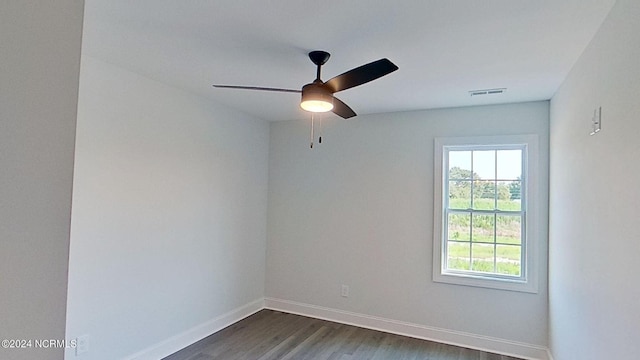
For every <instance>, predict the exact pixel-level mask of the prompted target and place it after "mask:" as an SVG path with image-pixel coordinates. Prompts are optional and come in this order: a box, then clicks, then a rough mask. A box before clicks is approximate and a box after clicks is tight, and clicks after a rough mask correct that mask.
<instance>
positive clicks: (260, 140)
mask: <svg viewBox="0 0 640 360" xmlns="http://www.w3.org/2000/svg"><path fill="white" fill-rule="evenodd" d="M268 141H269V124H268V123H267V122H265V121H262V120H259V119H254V118H251V117H249V116H246V115H243V114H241V113H239V112H236V111H232V110H229V109H226V108H224V107H222V106H219V105H216V104H215V103H212V102H211V101H209V100H206V99H202V98H199V97H196V96H193V95H190V94H188V93H185V92H183V91H180V90H177V89H175V88H172V87H169V86H166V85H163V84H161V83H158V82H155V81H152V80H150V79H147V78H144V77H141V76H139V75H137V74H135V73H132V72H128V71H126V70H124V69H120V68H117V67H115V66H112V65H109V64H106V63H104V62H101V61H99V60H97V59H94V58H91V57H87V56H83V59H82V67H81V76H80V97H79V106H78V126H77V144H76V162H75V175H74V192H73V217H72V223H71V251H70V265H69V302H68V320H67V327H68V328H67V337H68V338H75V337H77V336H80V335H84V334H88V335H89V336H90V351H89V353H87V354H85V355H83V357H82V358H83V359H91V360H100V359H105V360H107V359H108V360H113V359H121V358H124V357H126V356H130V355H132V354H138V355H140V356H142V358H145V356H144V355H145V353H153V351H155V350H157V349H155V350H154V347H157V346H159V347H161V348H163V349H166V348H167V346H168V347H169V348H171V345H172V344H169V345H167V343H166V341H167V340H168V339H169V340H171V338H172V337H175V336H183V335H185V333H184V332H188V331H191V330H194V329H198V328H199V326H200V327H201V326H203V325H206V323H207V322H210V321H213V320H215V319H217V318H218V317H219V316H221V315H224V314H225V313H227V312H229V311H232V310H234V309H237V308H239V307H242V306H244V305H246V304H249V303H251V302H252V301H255V300H260V299H262V297H263V294H264V269H265V246H266V245H265V244H266V210H267V174H268V173H267V165H268ZM204 327H206V326H204ZM183 337H184V336H183ZM174 340H175V339H174ZM181 340H185V339H184V338H183V339H181ZM186 340H189V339H188V336H187V339H186ZM191 340H196V339H191ZM178 345H179V344H178ZM182 345H186V344H182ZM145 349H147V350H149V351H147V350H145ZM174 350H177V349H174ZM68 355H69V356H68V358H74V357H73V352H72V351H70V352H69V354H68ZM155 356H157V355H155ZM151 357H152V356H151ZM158 357H160V356H158Z"/></svg>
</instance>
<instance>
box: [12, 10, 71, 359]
mask: <svg viewBox="0 0 640 360" xmlns="http://www.w3.org/2000/svg"><path fill="white" fill-rule="evenodd" d="M82 14H83V1H81V0H59V1H58V0H56V1H31V0H3V1H2V2H0V49H2V50H0V339H64V329H65V308H66V300H67V266H68V265H67V264H68V256H69V223H70V217H71V187H72V176H73V148H74V136H75V125H76V108H77V95H78V73H79V68H80V43H81V34H82ZM62 354H63V352H62V350H61V349H54V350H51V349H49V350H47V349H39V350H37V349H33V348H32V349H20V350H17V349H3V348H0V358H2V359H47V360H48V359H61V358H62Z"/></svg>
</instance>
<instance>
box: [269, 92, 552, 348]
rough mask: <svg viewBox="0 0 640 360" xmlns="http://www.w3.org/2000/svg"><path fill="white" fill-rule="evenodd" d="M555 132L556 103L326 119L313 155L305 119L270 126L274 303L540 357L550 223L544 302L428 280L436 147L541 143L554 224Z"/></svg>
mask: <svg viewBox="0 0 640 360" xmlns="http://www.w3.org/2000/svg"><path fill="white" fill-rule="evenodd" d="M548 126H549V103H548V102H532V103H522V104H510V105H499V106H484V107H469V108H458V109H442V110H429V111H419V112H405V113H393V114H381V115H368V116H358V117H357V118H355V119H352V120H349V121H344V120H331V121H326V122H325V123H324V124H323V133H324V134H323V135H324V136H323V143H322V144H321V145H317V146H316V147H315V148H314V149H313V150H310V149H309V144H308V142H309V140H308V132H309V127H308V122H307V121H286V122H276V123H272V124H271V142H270V153H269V211H268V217H269V231H268V245H267V282H266V296H267V297H269V298H275V299H282V300H286V301H295V302H299V303H303V304H309V305H314V306H321V307H326V308H330V309H336V310H339V311H348V312H355V313H359V314H365V315H371V316H377V317H382V318H386V319H391V320H396V321H402V322H410V323H415V324H420V325H425V326H430V327H435V328H440V329H447V330H453V331H460V332H465V333H469V334H476V335H482V336H487V337H493V338H497V339H503V340H508V341H515V342H521V343H526V344H533V345H537V346H540V347H542V348H544V347H545V346H546V344H547V321H546V318H547V283H546V279H547V273H546V268H547V258H546V248H547V239H546V234H547V227H546V221H542V224H541V228H540V231H539V233H540V235H541V236H540V238H539V239H538V241H539V249H540V251H539V252H540V254H541V256H540V258H539V259H538V261H539V269H540V274H539V279H540V286H539V289H540V291H539V293H538V294H527V293H519V292H511V291H500V290H492V289H483V288H477V287H467V286H459V285H449V284H441V283H434V282H433V281H432V248H433V202H434V200H433V166H434V165H433V164H434V159H433V156H434V151H433V149H434V138H435V137H449V136H480V135H502V134H538V135H539V141H540V149H541V153H540V175H541V178H540V183H541V187H540V193H541V194H542V196H541V198H540V199H539V201H540V205H541V206H540V207H541V209H540V210H541V212H540V219H546V218H547V207H546V205H547V197H546V193H547V190H548V181H547V179H548V167H547V159H548ZM341 284H347V285H349V286H350V290H351V294H350V296H349V298H343V297H341V296H340V287H341ZM523 324H526V326H523Z"/></svg>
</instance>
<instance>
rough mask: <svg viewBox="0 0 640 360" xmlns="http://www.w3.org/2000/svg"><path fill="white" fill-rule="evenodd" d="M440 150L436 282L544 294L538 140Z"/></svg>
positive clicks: (446, 142) (463, 143)
mask: <svg viewBox="0 0 640 360" xmlns="http://www.w3.org/2000/svg"><path fill="white" fill-rule="evenodd" d="M435 145H436V148H435V154H436V159H435V164H436V165H435V176H436V177H435V221H434V281H437V282H446V283H453V284H460V285H471V286H481V287H490V288H497V289H504V290H515V291H526V292H537V268H536V266H535V262H536V243H537V240H536V234H535V229H536V210H535V209H536V207H535V203H536V197H537V191H536V186H535V184H536V176H537V174H536V170H537V166H536V165H537V161H536V155H537V138H536V136H534V135H524V136H504V137H478V138H440V139H436V144H435Z"/></svg>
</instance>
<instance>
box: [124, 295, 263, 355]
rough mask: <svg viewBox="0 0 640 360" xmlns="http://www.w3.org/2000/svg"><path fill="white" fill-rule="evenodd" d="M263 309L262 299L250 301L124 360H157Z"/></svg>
mask: <svg viewBox="0 0 640 360" xmlns="http://www.w3.org/2000/svg"><path fill="white" fill-rule="evenodd" d="M262 309H264V299H262V298H260V299H258V300H255V301H252V302H250V303H248V304H246V305H243V306H240V307H238V308H235V309H233V310H231V311H229V312H227V313H225V314H222V315H220V316H218V317H216V318H214V319H211V320H209V321H207V322H205V323H203V324H200V325H198V326H196V327H194V328H192V329H189V330H187V331H185V332H183V333H181V334H178V335H176V336H173V337H171V338H169V339H166V340H164V341H162V342H160V343H158V344H155V345H152V346H150V347H148V348H146V349H144V350H142V351H139V352H137V353H135V354H133V355H130V356H128V357H126V358H125V359H124V360H158V359H162V358H163V357H165V356H168V355H171V354H173V353H174V352H176V351H178V350H181V349H183V348H185V347H187V346H189V345H191V344H193V343H195V342H196V341H198V340H201V339H204V338H205V337H207V336H209V335H211V334H213V333H215V332H217V331H220V330H222V329H224V328H225V327H227V326H229V325H231V324H234V323H236V322H238V321H240V320H242V319H244V318H246V317H247V316H250V315H252V314H254V313H256V312H258V311H260V310H262Z"/></svg>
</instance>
